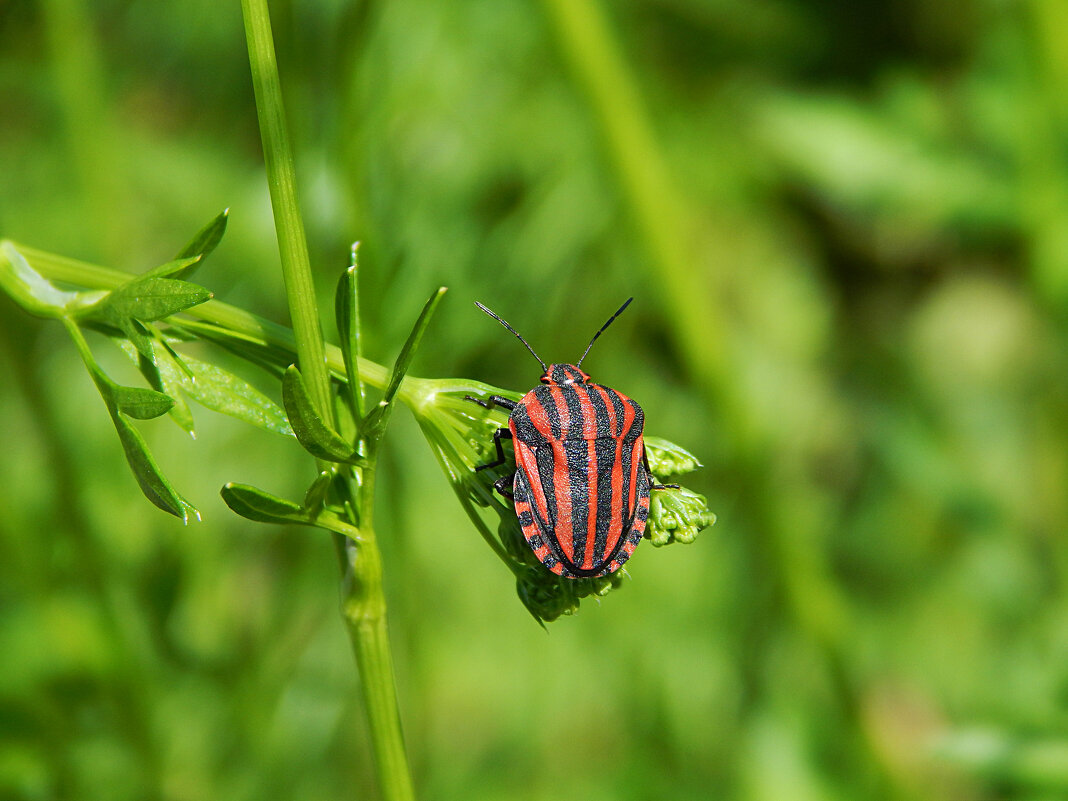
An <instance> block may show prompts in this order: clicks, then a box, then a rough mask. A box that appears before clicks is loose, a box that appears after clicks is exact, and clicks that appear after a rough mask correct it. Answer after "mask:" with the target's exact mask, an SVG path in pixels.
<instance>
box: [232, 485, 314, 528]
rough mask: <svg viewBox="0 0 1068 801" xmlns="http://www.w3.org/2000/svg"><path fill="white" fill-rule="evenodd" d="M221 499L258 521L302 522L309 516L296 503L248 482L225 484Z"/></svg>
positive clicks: (307, 520)
mask: <svg viewBox="0 0 1068 801" xmlns="http://www.w3.org/2000/svg"><path fill="white" fill-rule="evenodd" d="M221 495H222V499H223V501H224V502H225V503H226V505H227V506H229V507H230V508H231V509H232V510H233V511H235V512H236V513H237V514H239V515H241V516H242V517H244V518H246V519H248V520H255V521H256V522H258V523H303V524H308V523H309V522H310V518H309V517H308V515H307V514H305V513H304V510H303V509H301V508H300V507H299V506H298V505H297V504H295V503H293V502H292V501H287V500H285V499H284V498H279V497H278V496H277V495H272V494H271V493H269V492H266V491H264V490H261V489H259V488H257V487H252V486H249V485H248V484H227V485H226V486H225V487H223V488H222V492H221Z"/></svg>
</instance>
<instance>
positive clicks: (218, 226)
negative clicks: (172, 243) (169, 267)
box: [175, 209, 230, 278]
mask: <svg viewBox="0 0 1068 801" xmlns="http://www.w3.org/2000/svg"><path fill="white" fill-rule="evenodd" d="M229 219H230V209H223V211H221V212H220V213H219V214H217V215H216V216H215V219H213V220H212V221H211V222H209V223H208V224H207V225H205V226H204V227H203V228H201V229H200V230H199V231H197V234H196V236H194V237H193V238H192V239H191V240H190V241H189V244H188V245H186V246H185V247H184V248H182V249H181V250H180V251H179V252H178V255H177V256H176V257H175V258H178V259H190V258H194V257H196V259H197V261H196V263H195V264H194V265H191V266H190V268H189V269H188V270H186V271H185V272H183V273H180V274H178V275H176V276H175V277H176V278H185V277H187V276H188V275H189V274H190V273H192V272H193V270H194V269H196V268H197V267H199V266H200V264H201V263H202V262H203V261H204V259H205V258H207V257H208V256H209V255H211V253H212V251H214V250H215V248H216V247H218V245H219V242H220V241H221V240H222V238H223V234H225V233H226V223H227V221H228V220H229Z"/></svg>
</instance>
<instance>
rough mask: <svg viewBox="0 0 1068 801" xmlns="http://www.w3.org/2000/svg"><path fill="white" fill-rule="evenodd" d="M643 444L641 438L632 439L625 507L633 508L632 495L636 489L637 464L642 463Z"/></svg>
mask: <svg viewBox="0 0 1068 801" xmlns="http://www.w3.org/2000/svg"><path fill="white" fill-rule="evenodd" d="M644 447H645V444H644V443H643V442H642V438H641V437H638V438H637V439H636V440H634V445H632V446H631V456H630V497H629V498H628V499H627V508H628V509H633V508H634V496H635V493H637V491H638V466H639V465H641V463H642V451H643V449H644Z"/></svg>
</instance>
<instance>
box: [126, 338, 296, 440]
mask: <svg viewBox="0 0 1068 801" xmlns="http://www.w3.org/2000/svg"><path fill="white" fill-rule="evenodd" d="M117 343H118V345H119V347H120V348H122V349H123V351H124V352H125V353H126V355H127V356H129V357H130V358H131V359H134V360H136V359H137V357H138V354H137V351H136V350H135V349H134V347H133V346H132V345H131V344H130V343H129V342H126V341H125V340H117ZM153 345H154V348H155V350H154V354H153V355H154V358H155V361H156V366H157V368H158V370H159V375H160V378H161V380H162V382H163V386H164V391H165V392H166V393H167V394H168V395H171V396H172V397H176V398H180V393H178V392H177V390H178V389H181V391H182V392H183V393H185V394H186V395H188V396H189V397H190V398H192V399H193V400H195V401H196V402H197V403H199V404H200V405H201V406H204V407H206V408H208V409H211V410H212V411H213V412H219V413H220V414H225V415H228V416H230V417H233V418H236V419H237V420H241V421H243V422H246V423H251V424H252V425H254V426H258V427H259V428H262V429H265V430H266V431H273V432H274V433H276V434H282V435H283V436H293V429H292V428H291V427H290V425H289V420H287V419H286V415H285V412H283V411H282V409H281V408H280V407H279V406H278V404H276V403H275V402H274V401H272V400H271V399H270V398H268V397H267V396H266V395H264V394H263V393H262V392H260V391H259V390H258V389H256V388H255V387H254V386H252V385H251V384H249V383H248V382H247V381H245V380H244V379H243V378H239V377H238V376H236V375H234V374H233V373H231V372H229V371H227V370H224V369H223V368H221V367H218V366H216V365H214V364H210V363H208V362H202V361H199V360H198V359H193V358H191V357H189V356H180V357H179V356H178V354H176V353H174V351H173V350H171V349H170V348H169V347H168V346H167V345H166V343H161V342H155V343H153ZM179 359H180V360H179ZM172 411H173V410H172ZM189 419H190V427H189V428H187V429H186V430H188V431H192V425H191V423H192V416H191V415H190V418H189ZM178 422H179V424H181V421H178ZM183 428H185V426H183Z"/></svg>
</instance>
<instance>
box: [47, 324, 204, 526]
mask: <svg viewBox="0 0 1068 801" xmlns="http://www.w3.org/2000/svg"><path fill="white" fill-rule="evenodd" d="M63 324H64V325H65V326H66V328H67V332H68V333H69V334H70V337H71V339H72V340H74V344H75V346H76V347H77V349H78V353H79V355H80V356H81V357H82V361H83V362H84V363H85V367H86V369H87V370H88V371H89V375H90V376H91V377H92V379H93V383H95V384H96V387H97V389H98V390H99V391H100V396H101V397H102V398H103V399H104V404H105V405H106V406H107V408H108V413H109V414H110V415H111V420H112V422H113V423H114V424H115V430H116V431H117V432H118V435H119V442H120V443H121V444H122V450H123V453H124V454H125V456H126V462H127V463H128V464H129V465H130V469H131V470H132V471H133V474H134V478H136V479H137V484H138V486H140V487H141V492H143V493H144V495H145V497H146V498H148V499H149V500H150V501H151V502H152V503H154V504H155V505H156V506H158V507H159V508H160V509H162V510H163V511H165V512H170V513H171V514H172V515H174V516H175V517H180V518H182V522H183V523H188V522H189V514H190V513H192V514H194V515H196V518H197V520H199V519H200V512H198V511H197V510H196V507H194V506H193V505H192V504H191V503H189V501H187V500H186V499H185V498H183V497H182V495H181V494H180V493H179V492H178V491H177V490H175V489H174V487H173V486H172V485H171V483H170V482H169V481H168V480H167V479H166V478H165V477H164V475H163V473H162V472H160V469H159V466H158V465H157V464H156V460H155V459H153V458H152V453H151V452H150V451H149V450H148V445H146V444H145V440H144V438H143V437H142V436H141V434H140V432H139V431H138V430H137V429H136V428H134V427H133V425H131V423H130V417H129V415H128V414H127V413H126V412H125V411H124V410H123V407H124V406H129V408H131V409H133V410H134V411H142V412H143V413H149V412H151V411H153V409H152V403H157V404H159V399H155V400H150V399H149V398H148V397H147V396H145V395H141V394H140V393H142V392H143V393H152V394H153V395H159V394H161V393H154V392H153V391H152V390H138V389H136V388H134V387H122V386H119V385H118V384H116V383H115V382H114V381H112V380H111V379H110V378H108V376H107V375H106V374H105V373H104V371H103V370H102V369H101V368H100V365H99V364H97V362H96V359H95V358H93V353H92V351H91V350H89V343H87V342H86V341H85V337H83V336H82V332H81V329H79V328H78V324H77V323H75V322H74V321H73V320H71V319H69V318H66V317H65V318H63ZM135 396H138V397H135ZM163 397H166V396H163ZM167 400H171V399H170V398H167ZM159 405H161V404H159ZM156 408H158V405H157V407H156ZM164 411H166V410H164ZM162 413H163V412H160V414H162Z"/></svg>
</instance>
